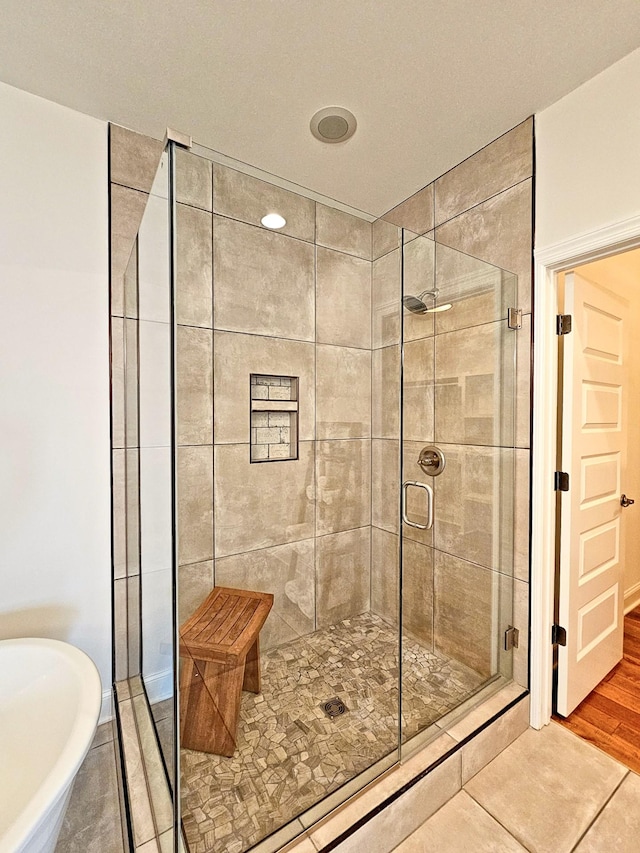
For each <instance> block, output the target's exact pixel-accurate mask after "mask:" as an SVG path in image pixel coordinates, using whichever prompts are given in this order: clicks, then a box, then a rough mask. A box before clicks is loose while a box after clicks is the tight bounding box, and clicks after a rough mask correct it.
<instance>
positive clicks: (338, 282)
mask: <svg viewBox="0 0 640 853" xmlns="http://www.w3.org/2000/svg"><path fill="white" fill-rule="evenodd" d="M316 264H317V273H316V340H317V342H318V343H321V344H336V345H337V346H347V347H363V348H364V349H370V348H371V263H370V262H369V261H365V260H362V258H356V257H353V255H345V254H344V253H343V252H334V251H333V250H331V249H323V248H322V247H318V250H317V254H316Z"/></svg>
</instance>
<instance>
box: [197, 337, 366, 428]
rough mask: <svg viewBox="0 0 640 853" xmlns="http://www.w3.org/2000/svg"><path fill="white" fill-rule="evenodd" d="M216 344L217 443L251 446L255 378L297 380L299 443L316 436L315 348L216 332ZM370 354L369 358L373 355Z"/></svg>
mask: <svg viewBox="0 0 640 853" xmlns="http://www.w3.org/2000/svg"><path fill="white" fill-rule="evenodd" d="M213 339H214V351H215V354H214V394H215V408H214V422H215V427H214V436H215V442H216V444H239V443H248V442H249V437H250V426H249V395H250V391H249V381H250V380H249V377H250V374H251V373H261V374H265V375H267V376H297V377H298V380H299V383H298V394H299V398H300V405H299V415H298V433H299V436H300V440H301V441H308V440H311V439H313V438H314V437H315V351H316V348H315V346H314V345H313V344H312V343H306V342H302V341H289V340H284V339H282V338H267V337H261V336H258V335H241V334H235V333H227V332H218V331H216V332H214V333H213ZM350 352H351V350H350ZM352 352H358V351H357V350H352ZM365 355H366V356H367V357H368V353H367V354H365Z"/></svg>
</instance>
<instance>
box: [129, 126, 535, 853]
mask: <svg viewBox="0 0 640 853" xmlns="http://www.w3.org/2000/svg"><path fill="white" fill-rule="evenodd" d="M433 198H434V194H433V189H431V190H430V195H429V194H428V193H425V196H424V205H423V207H422V208H420V210H419V212H420V214H421V216H423V218H424V213H425V209H427V208H429V205H430V208H429V211H428V212H427V218H428V221H425V222H422V223H420V222H416V224H415V225H414V228H415V229H416V230H409V229H408V228H407V227H401V225H403V224H404V225H405V226H406V225H407V224H408V223H407V222H406V221H405V222H403V221H401V219H400V218H399V216H396V215H390V216H389V217H388V218H385V217H382V218H377V219H376V218H375V217H372V216H367V215H365V214H363V213H361V212H359V211H355V210H352V209H349V208H347V207H346V206H345V205H342V204H339V203H337V202H333V201H331V200H329V199H325V198H321V197H319V196H318V195H317V194H315V193H312V192H306V191H303V190H301V189H300V188H299V187H296V188H294V187H293V186H292V185H289V184H287V183H286V182H285V181H283V180H281V179H276V178H273V177H272V176H268V175H266V174H264V173H259V172H258V171H257V170H255V169H249V168H248V167H246V166H243V165H241V164H238V163H235V162H233V161H231V160H229V158H226V157H222V156H221V155H218V154H217V153H216V152H213V151H209V150H207V149H204V148H201V147H198V146H193V147H192V148H191V149H190V150H187V149H185V148H182V147H180V146H178V145H176V144H175V143H172V142H169V143H168V144H167V147H166V150H165V151H164V153H163V154H162V158H161V162H160V167H159V170H158V173H157V175H156V177H155V181H154V183H153V186H152V187H151V190H150V192H149V194H148V196H147V197H146V199H145V208H144V213H143V216H142V222H141V225H140V227H139V229H138V231H137V237H136V240H135V245H134V249H133V253H132V255H131V258H130V261H129V264H128V266H127V271H126V274H125V276H124V284H123V294H124V296H123V301H124V305H125V307H124V310H123V317H122V319H121V320H120V319H118V322H114V323H113V327H114V341H115V343H116V345H118V344H119V345H120V346H121V347H122V351H123V353H124V362H123V364H124V367H123V375H124V401H125V421H126V428H125V432H124V441H123V447H122V449H121V451H122V461H123V478H124V482H125V506H126V513H125V516H126V572H125V575H126V578H125V579H126V581H127V587H126V595H125V598H124V599H122V602H121V604H120V605H119V604H118V601H116V607H118V606H124V608H125V609H124V612H125V614H126V616H127V618H128V620H129V630H128V646H127V648H126V655H127V660H128V663H127V670H128V675H129V678H122V677H121V679H120V682H119V685H120V691H121V694H120V695H121V698H123V699H124V700H125V701H127V702H130V703H131V711H132V713H133V714H134V715H137V716H136V721H137V725H138V729H139V730H143V731H144V732H145V737H146V738H147V740H148V742H149V743H151V744H153V743H156V744H159V746H160V752H159V753H157V756H158V758H157V759H156V770H157V771H158V772H160V774H161V777H162V780H163V781H164V784H165V788H166V789H167V790H168V791H169V792H170V797H168V798H167V795H166V794H163V793H162V785H160V783H159V782H156V783H153V784H152V785H151V786H150V787H155V799H154V797H153V796H152V800H153V801H154V805H153V810H154V818H153V820H154V821H155V825H156V828H157V830H158V835H159V836H160V837H162V835H163V833H164V842H165V843H166V844H167V847H166V849H167V850H168V849H173V850H176V851H177V850H178V849H179V848H178V845H179V844H180V843H182V842H184V845H185V849H188V850H189V851H190V853H209V851H215V852H216V853H217V852H218V851H225V853H243V851H246V850H250V849H253V848H254V847H256V845H258V846H257V847H256V849H259V850H261V851H262V850H267V849H269V850H277V849H279V847H281V846H282V845H284V844H285V843H287V842H288V841H290V840H291V839H293V838H295V837H296V836H297V835H299V834H300V833H301V832H303V830H304V829H306V828H308V827H309V826H311V825H313V823H314V822H315V821H317V820H319V819H320V818H322V817H323V816H325V815H326V814H328V813H329V812H330V811H331V810H332V809H334V808H336V807H337V806H338V805H340V804H342V803H343V802H345V801H346V800H347V799H349V798H350V797H352V796H353V795H355V794H357V793H358V792H359V791H361V790H362V788H363V787H364V786H365V785H366V784H368V783H369V782H371V781H372V780H374V779H375V778H376V777H378V776H380V774H382V773H383V772H385V771H386V770H387V769H389V768H391V767H392V766H393V765H394V764H396V763H397V762H398V761H400V760H401V759H402V757H403V756H404V757H406V756H407V755H409V754H411V753H413V752H415V751H416V750H417V749H419V748H420V747H421V746H423V745H425V744H427V743H429V742H430V741H431V740H433V739H434V738H436V737H438V736H439V735H441V734H442V733H443V732H445V731H446V730H447V728H448V727H449V726H450V725H451V724H452V722H455V721H458V720H459V719H460V717H461V715H463V714H464V713H465V712H466V711H467V710H468V709H469V708H471V707H474V705H475V704H477V702H478V701H479V700H480V699H481V698H482V697H486V696H487V695H490V694H491V693H492V691H494V690H496V689H497V688H498V687H500V686H503V685H505V684H508V683H509V682H510V681H511V680H512V677H513V648H512V643H510V642H509V637H510V636H512V635H509V631H512V630H513V625H514V616H513V602H514V573H515V571H516V569H515V567H516V563H517V560H518V559H519V557H518V554H517V543H516V542H515V538H514V525H515V515H516V511H517V507H516V503H517V494H516V468H517V452H516V448H517V445H518V423H519V422H518V411H517V406H516V398H517V390H518V381H519V380H518V376H519V373H518V370H517V352H518V349H517V341H518V335H519V334H520V331H518V330H515V329H513V328H510V326H509V323H508V314H509V309H510V308H516V307H518V306H519V301H520V300H519V295H518V278H517V275H516V274H515V273H513V272H507V271H506V270H504V269H501V268H500V267H498V266H495V265H494V264H492V263H489V262H488V261H487V260H482V259H480V258H476V257H473V254H472V253H469V252H463V251H460V250H459V249H457V248H452V247H451V246H449V245H446V241H445V237H446V231H443V232H442V239H440V229H439V228H436V229H435V231H434V221H436V220H437V217H438V209H437V208H436V211H435V213H434V207H433ZM444 203H445V202H444V201H443V202H442V204H443V205H444ZM414 208H415V200H414ZM273 213H277V214H278V215H279V216H280V217H281V219H283V220H284V224H282V225H280V227H279V228H278V230H277V231H274V230H271V229H270V228H269V227H265V226H263V225H262V220H263V218H264V217H265V215H267V214H273ZM417 218H418V219H420V216H418V217H417ZM398 222H400V225H399V224H398ZM441 227H442V226H441ZM445 228H446V226H445ZM487 254H489V255H490V254H491V253H487ZM413 294H418V296H415V295H413ZM114 452H115V451H114ZM119 452H120V451H119ZM118 589H122V587H118ZM214 589H217V590H219V591H220V592H219V593H216V596H214V597H213V598H211V599H208V597H209V596H210V595H211V593H212V591H213V590H214ZM237 591H240V593H242V595H245V598H242V600H241V599H240V598H238V597H237V596H236V597H234V596H235V592H237ZM246 593H255V594H256V601H257V600H258V598H257V597H258V596H263V599H261V600H266V599H265V596H264V594H267V598H268V599H269V602H270V603H269V606H268V608H267V611H268V615H267V616H266V621H264V620H262V621H259V622H256V621H255V620H254V623H255V624H254V623H252V622H251V618H252V613H253V612H254V611H253V610H251V612H249V610H247V608H248V607H249V608H250V607H251V606H252V605H250V604H247V603H246V602H247V599H246ZM271 596H272V599H271ZM214 598H215V601H214ZM207 600H210V601H211V602H212V604H211V607H212V608H213V609H211V610H210V611H209V612H208V613H207V615H206V617H205V615H202V619H201V622H198V618H196V623H197V624H196V625H195V628H194V621H193V619H192V620H191V622H190V623H189V625H190V627H189V642H190V643H192V646H193V647H195V646H197V648H198V649H199V651H197V653H193V655H192V652H191V651H190V649H191V646H189V647H188V644H187V638H186V633H184V632H183V640H184V642H183V643H182V645H181V643H180V626H181V625H183V626H184V625H186V624H187V621H188V620H189V619H190V617H192V616H193V614H194V613H196V611H198V608H199V607H200V606H201V605H202V603H203V602H205V601H207ZM255 606H256V607H257V606H258V605H257V604H256V605H255ZM198 612H200V611H198ZM262 622H264V624H262ZM251 625H253V628H252V627H251ZM245 629H246V630H245ZM249 630H252V631H253V634H251V635H250V636H249V634H247V633H246V631H249ZM185 631H186V629H185ZM243 632H244V633H243ZM241 636H242V637H244V640H243V642H244V645H242V651H241V653H240V652H238V649H240V647H241V644H240V639H239V638H240V637H241ZM505 638H506V639H505ZM234 643H235V645H234ZM193 644H195V645H193ZM207 644H208V645H207ZM248 649H249V652H248V651H247V650H248ZM211 650H213V651H211ZM209 654H210V656H209V657H207V655H209ZM180 655H182V657H183V664H182V666H183V675H184V672H185V671H186V670H184V667H185V666H186V661H187V656H188V657H189V660H188V663H189V672H190V673H191V675H190V676H189V677H190V678H191V677H192V678H193V680H194V684H195V685H196V686H195V688H194V689H196V690H199V691H200V692H199V693H198V696H199V697H201V698H200V699H198V703H199V704H198V703H196V704H198V710H197V712H194V711H193V710H188V705H189V707H191V706H192V703H191V702H190V703H186V702H184V703H183V707H182V713H183V714H184V713H187V712H188V713H197V714H199V715H200V717H199V719H198V722H199V724H201V723H202V721H203V720H207V721H209V722H207V723H202V724H204V725H211V726H215V725H230V724H229V722H228V721H229V720H232V722H233V729H234V730H233V742H232V745H231V746H230V747H226V751H227V754H219V752H215V751H213V749H214V748H215V747H212V751H208V750H207V751H205V750H204V749H187V748H185V746H184V745H183V746H181V745H180V742H179V741H180V738H179V727H180V726H179V721H180V712H181V709H180V704H181V703H180V697H179V695H178V683H179V668H180ZM198 655H200V658H201V659H202V661H205V660H208V661H216V663H215V667H213V669H212V668H207V666H205V664H204V663H202V662H199V658H198ZM247 661H252V663H251V666H252V667H253V669H252V670H251V671H252V673H253V674H252V676H251V678H249V677H248V676H247V675H246V673H245V672H244V670H243V671H242V672H240V673H239V674H238V671H236V670H234V667H235V668H237V667H240V666H242V667H245V666H248V665H249V664H248V663H247ZM221 667H222V669H224V672H225V673H226V675H225V676H224V677H225V678H226V677H227V676H228V677H229V681H228V683H229V684H235V685H238V686H237V688H236V687H234V688H233V689H234V690H236V689H237V691H238V694H237V696H236V698H235V699H234V698H233V697H231V696H230V695H229V693H228V691H227V692H226V693H225V691H222V693H221V692H220V690H218V689H217V688H216V689H214V687H212V682H211V679H212V678H214V679H215V678H218V677H222V676H216V675H213V676H212V675H211V673H212V672H213V671H214V670H215V672H218V673H220V672H222V669H221ZM225 668H226V669H225ZM243 678H244V688H245V689H244V690H242V692H241V693H240V690H241V687H242V685H243ZM198 679H200V682H198ZM217 684H218V687H219V682H218V683H217ZM524 687H526V685H523V689H524ZM256 690H257V692H256ZM222 704H224V705H225V707H224V708H221V705H222ZM227 706H228V707H227ZM146 708H148V709H149V710H150V716H149V715H148V714H147V715H146V716H145V709H146ZM126 712H127V710H126V709H123V710H122V711H121V713H126ZM220 720H222V722H220ZM225 720H226V721H227V722H224V721H225ZM216 721H218V722H216ZM183 723H184V718H183ZM236 723H237V729H236V728H235V726H236ZM211 740H212V742H213V741H215V738H213V739H211ZM226 742H227V743H228V742H229V741H228V739H227V741H226ZM229 753H230V754H229ZM152 794H153V792H152ZM134 824H135V821H134ZM133 829H134V834H135V826H134V828H133ZM260 845H267V846H260ZM162 849H163V852H164V850H165V847H163V848H162Z"/></svg>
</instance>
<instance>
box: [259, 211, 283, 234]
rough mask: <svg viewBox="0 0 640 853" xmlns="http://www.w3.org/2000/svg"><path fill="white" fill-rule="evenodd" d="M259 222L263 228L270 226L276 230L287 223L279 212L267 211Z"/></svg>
mask: <svg viewBox="0 0 640 853" xmlns="http://www.w3.org/2000/svg"><path fill="white" fill-rule="evenodd" d="M260 222H261V223H262V224H263V225H264V227H265V228H271V229H272V230H273V231H277V230H278V228H284V226H285V225H286V224H287V220H286V219H285V218H284V216H280V214H279V213H267V215H266V216H263V217H262V219H261V220H260Z"/></svg>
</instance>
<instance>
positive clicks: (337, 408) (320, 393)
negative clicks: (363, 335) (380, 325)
mask: <svg viewBox="0 0 640 853" xmlns="http://www.w3.org/2000/svg"><path fill="white" fill-rule="evenodd" d="M370 435H371V353H370V352H366V351H364V350H358V349H351V348H348V347H332V346H324V345H322V346H317V347H316V436H317V438H319V439H323V438H369V437H370Z"/></svg>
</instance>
